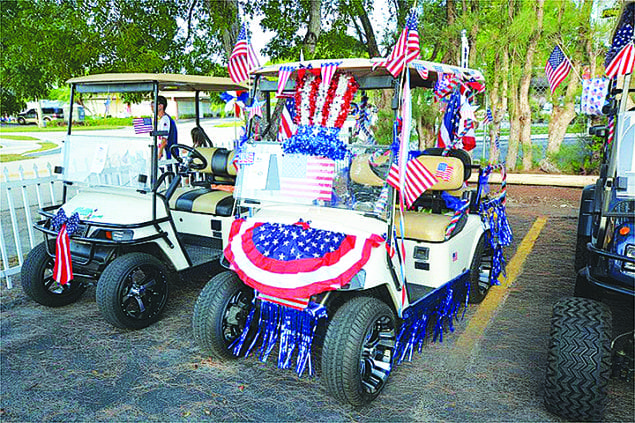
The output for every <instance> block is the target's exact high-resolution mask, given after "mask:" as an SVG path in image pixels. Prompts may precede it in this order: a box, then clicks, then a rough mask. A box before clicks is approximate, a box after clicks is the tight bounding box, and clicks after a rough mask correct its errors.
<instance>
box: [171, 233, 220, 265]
mask: <svg viewBox="0 0 635 423" xmlns="http://www.w3.org/2000/svg"><path fill="white" fill-rule="evenodd" d="M179 238H180V240H181V245H183V248H185V251H186V252H187V255H188V256H189V257H190V260H191V261H192V266H198V265H200V264H204V263H208V262H210V261H213V260H217V259H218V258H219V257H220V256H221V254H222V253H223V248H222V241H221V240H220V239H212V238H206V237H198V236H195V235H184V234H179Z"/></svg>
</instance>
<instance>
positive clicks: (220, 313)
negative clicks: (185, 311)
mask: <svg viewBox="0 0 635 423" xmlns="http://www.w3.org/2000/svg"><path fill="white" fill-rule="evenodd" d="M253 296H254V291H253V289H251V288H249V287H248V286H246V285H245V284H243V283H242V281H241V280H240V279H239V278H238V275H236V273H234V272H232V271H225V272H222V273H219V274H217V275H216V276H214V277H213V278H212V279H210V280H209V282H207V284H206V285H205V287H204V288H203V290H202V291H201V293H200V294H199V296H198V299H197V300H196V305H195V306H194V314H193V316H192V328H193V332H194V339H195V340H196V343H197V344H198V346H199V347H200V348H201V349H202V350H203V351H204V352H205V353H206V354H210V355H211V356H213V357H216V358H219V359H232V358H237V356H235V355H234V354H233V353H232V351H231V350H230V349H229V346H230V345H231V343H232V342H233V341H234V340H235V339H236V338H237V337H238V336H240V335H241V334H242V331H243V329H244V324H245V320H246V318H247V315H248V313H249V311H250V310H251V307H252V300H253ZM236 302H237V303H238V304H236ZM232 305H236V306H238V307H239V309H238V310H236V309H232V310H231V311H230V309H229V307H230V306H232ZM241 305H242V307H241ZM240 308H242V310H240ZM228 313H229V314H228ZM228 318H232V319H234V320H236V321H237V322H238V324H236V325H233V326H232V328H228V324H227V319H228ZM224 326H225V330H229V331H230V332H231V334H230V335H229V337H226V336H225V330H224V329H223V327H224Z"/></svg>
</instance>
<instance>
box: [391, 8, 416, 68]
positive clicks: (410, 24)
mask: <svg viewBox="0 0 635 423" xmlns="http://www.w3.org/2000/svg"><path fill="white" fill-rule="evenodd" d="M417 24H418V17H417V11H416V10H415V9H412V10H411V11H410V14H409V15H408V18H407V19H406V27H405V28H404V29H403V31H401V34H400V35H399V39H398V40H397V44H396V45H395V47H394V48H393V50H392V53H390V56H389V57H388V60H387V61H386V69H387V70H388V72H390V74H391V75H392V76H394V77H397V76H398V75H399V74H400V73H401V71H403V69H404V67H405V66H407V65H408V64H409V63H411V62H412V61H413V60H415V59H416V58H418V57H419V53H420V51H421V50H420V48H419V32H418V31H417Z"/></svg>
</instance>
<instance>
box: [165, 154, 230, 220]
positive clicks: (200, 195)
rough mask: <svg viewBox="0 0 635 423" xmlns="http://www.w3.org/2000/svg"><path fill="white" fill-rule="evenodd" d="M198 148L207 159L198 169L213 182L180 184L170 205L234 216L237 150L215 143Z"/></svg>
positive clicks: (194, 210) (174, 207) (199, 211)
mask: <svg viewBox="0 0 635 423" xmlns="http://www.w3.org/2000/svg"><path fill="white" fill-rule="evenodd" d="M196 150H197V151H198V152H199V153H201V154H202V155H203V156H204V157H205V158H206V159H207V167H206V168H205V169H203V170H200V171H199V172H200V173H202V174H203V175H206V176H208V177H209V178H210V180H211V182H210V184H208V186H202V187H179V188H177V189H176V191H175V192H174V194H173V195H172V196H171V198H170V200H169V206H170V209H172V210H179V211H187V212H194V213H203V214H212V215H216V216H231V215H232V212H233V210H234V197H233V194H232V191H233V190H232V189H231V188H233V184H234V181H235V179H236V166H235V165H234V151H233V150H227V149H225V148H215V147H199V148H197V149H196ZM215 183H216V184H215ZM221 188H222V189H221Z"/></svg>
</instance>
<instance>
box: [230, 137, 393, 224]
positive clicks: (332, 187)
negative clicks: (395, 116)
mask: <svg viewBox="0 0 635 423" xmlns="http://www.w3.org/2000/svg"><path fill="white" fill-rule="evenodd" d="M386 151H387V150H386V147H382V146H361V145H360V146H353V147H351V152H350V154H349V155H347V156H346V157H345V158H343V159H341V160H332V159H328V158H325V157H318V156H310V155H304V154H283V151H282V145H281V144H280V143H261V142H259V143H250V144H247V145H246V146H245V150H244V152H243V153H242V154H241V157H240V159H239V163H240V164H241V171H240V172H239V174H238V180H237V182H236V191H235V192H234V195H235V196H236V198H238V199H240V200H242V201H244V202H246V203H247V204H249V203H251V204H253V203H262V202H268V203H287V204H289V203H290V204H306V205H317V206H323V207H334V208H340V209H350V210H356V211H361V212H365V213H374V214H376V215H378V216H383V215H384V212H385V210H384V208H385V207H383V206H385V204H386V201H384V202H383V203H381V202H380V201H379V200H380V198H381V195H382V188H383V187H384V185H385V183H384V180H385V177H386V174H387V173H388V165H387V164H388V155H387V154H385V153H386ZM384 195H386V191H385V190H384ZM377 204H383V206H381V205H380V206H379V207H378V206H377Z"/></svg>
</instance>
